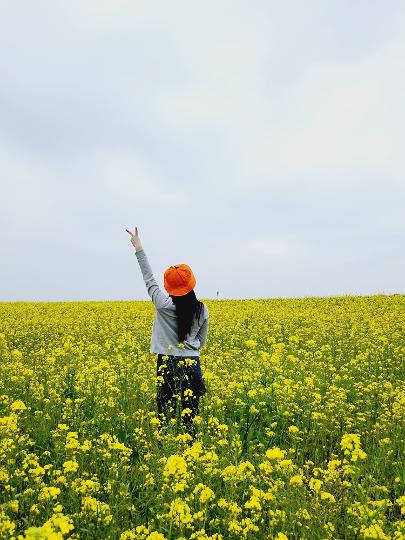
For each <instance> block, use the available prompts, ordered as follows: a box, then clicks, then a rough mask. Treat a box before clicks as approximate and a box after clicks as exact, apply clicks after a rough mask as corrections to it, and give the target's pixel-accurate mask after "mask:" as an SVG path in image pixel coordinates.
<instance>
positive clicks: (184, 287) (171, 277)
mask: <svg viewBox="0 0 405 540" xmlns="http://www.w3.org/2000/svg"><path fill="white" fill-rule="evenodd" d="M164 280H165V289H166V291H167V292H168V293H169V294H172V295H173V296H184V295H185V294H187V293H189V292H190V291H191V290H192V289H194V287H195V283H196V281H195V277H194V274H193V271H192V270H191V268H190V267H189V266H188V265H187V264H176V265H173V266H170V267H169V268H168V269H167V270H166V272H165V275H164Z"/></svg>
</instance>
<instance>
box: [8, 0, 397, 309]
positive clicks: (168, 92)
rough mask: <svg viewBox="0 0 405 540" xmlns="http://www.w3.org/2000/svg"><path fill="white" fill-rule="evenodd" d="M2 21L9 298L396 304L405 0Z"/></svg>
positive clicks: (93, 9) (73, 2) (190, 4)
mask: <svg viewBox="0 0 405 540" xmlns="http://www.w3.org/2000/svg"><path fill="white" fill-rule="evenodd" d="M0 7H1V14H0V182H1V191H0V204H1V211H0V227H1V229H0V249H1V262H0V300H3V301H14V300H27V301H37V300H38V301H60V300H130V299H148V298H149V297H148V296H147V292H146V287H145V285H144V282H143V280H142V275H141V272H140V269H139V266H138V263H137V260H136V257H135V254H134V248H133V247H132V245H131V243H130V238H129V235H128V233H127V232H125V228H130V229H134V227H135V225H136V226H138V230H139V233H140V237H141V240H142V243H143V247H144V249H145V252H146V254H147V255H148V258H149V262H150V264H151V266H152V270H153V272H154V275H155V277H156V279H157V281H158V283H159V285H160V286H161V287H162V288H163V273H164V271H165V269H166V268H167V267H168V266H170V265H172V264H178V263H186V264H189V265H190V266H191V268H192V269H193V271H194V274H195V277H196V280H197V284H196V287H195V292H196V294H197V297H199V298H214V297H216V292H217V291H218V290H219V297H220V298H272V297H303V296H331V295H341V294H357V295H365V294H367V295H368V294H379V293H382V294H390V293H398V292H401V293H403V292H404V289H405V287H404V276H405V249H404V246H405V241H404V240H405V212H404V208H405V157H404V156H405V152H404V145H405V99H404V96H405V3H404V2H402V1H399V0H398V1H392V0H385V1H370V0H357V1H356V2H353V1H351V0H350V1H349V0H347V1H345V0H336V1H334V0H319V1H317V0H307V1H306V2H302V1H301V0H296V1H286V2H279V1H264V0H263V1H254V0H253V1H250V2H242V1H235V0H232V1H223V0H215V1H208V0H205V1H204V2H197V1H187V2H186V1H182V2H179V1H173V0H172V1H170V2H168V1H167V0H164V1H163V0H162V1H152V2H146V1H137V0H128V1H118V0H109V1H103V0H97V1H96V0H94V1H91V0H86V1H85V2H83V1H79V0H52V1H51V0H49V1H45V0H43V1H41V0H38V1H36V2H31V1H30V0H26V1H25V2H24V1H18V2H11V1H5V0H0Z"/></svg>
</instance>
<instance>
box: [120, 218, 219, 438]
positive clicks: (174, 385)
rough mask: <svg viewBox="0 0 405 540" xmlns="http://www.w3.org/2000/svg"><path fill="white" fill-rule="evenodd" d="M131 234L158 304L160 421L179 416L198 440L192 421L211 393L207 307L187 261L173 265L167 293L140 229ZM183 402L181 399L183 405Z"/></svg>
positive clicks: (155, 338) (154, 345) (154, 341)
mask: <svg viewBox="0 0 405 540" xmlns="http://www.w3.org/2000/svg"><path fill="white" fill-rule="evenodd" d="M126 231H127V232H128V233H129V234H130V235H131V243H132V245H133V246H134V247H135V255H136V257H137V260H138V263H139V266H140V269H141V272H142V275H143V279H144V281H145V285H146V289H147V291H148V294H149V296H150V297H151V299H152V302H153V304H154V306H155V308H156V312H155V318H154V321H153V327H152V335H151V343H150V352H152V353H154V354H157V355H158V356H157V361H156V378H157V387H156V402H157V409H158V417H159V419H160V420H161V424H164V423H168V422H169V420H170V418H172V417H173V416H176V417H177V418H178V416H179V414H180V416H181V420H182V424H183V427H184V428H185V431H186V432H187V433H188V434H189V435H190V436H191V438H192V440H195V437H196V434H197V431H196V426H195V423H194V422H193V419H194V418H195V416H196V415H197V414H198V410H199V400H200V398H201V396H203V395H204V394H205V393H206V392H207V388H206V386H205V381H204V378H203V376H202V372H201V365H200V349H201V347H203V346H204V345H205V342H206V340H207V335H208V326H209V312H208V307H207V306H206V305H205V304H204V303H203V302H200V301H198V300H197V297H196V295H195V292H194V287H195V284H196V279H195V276H194V274H193V271H192V270H191V268H190V267H189V266H188V265H187V264H177V265H172V266H170V267H169V268H167V270H166V271H165V273H164V287H165V289H166V291H167V292H168V293H169V295H166V294H165V293H164V292H163V291H162V290H161V289H160V288H159V285H158V284H157V282H156V280H155V278H154V276H153V272H152V269H151V267H150V264H149V261H148V258H147V256H146V253H145V250H144V249H143V247H142V243H141V241H140V238H139V233H138V228H137V227H135V232H134V233H132V232H131V231H130V230H128V229H126ZM179 401H180V403H179Z"/></svg>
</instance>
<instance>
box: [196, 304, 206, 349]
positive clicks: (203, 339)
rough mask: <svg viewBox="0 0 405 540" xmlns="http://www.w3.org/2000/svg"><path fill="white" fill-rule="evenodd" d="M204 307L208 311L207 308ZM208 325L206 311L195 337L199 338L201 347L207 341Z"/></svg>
mask: <svg viewBox="0 0 405 540" xmlns="http://www.w3.org/2000/svg"><path fill="white" fill-rule="evenodd" d="M206 309H207V312H208V308H206ZM208 326H209V315H208V313H207V317H206V319H205V320H204V322H203V324H202V325H201V328H200V329H199V330H198V332H197V339H199V340H200V347H202V346H203V345H204V344H205V342H206V341H207V335H208Z"/></svg>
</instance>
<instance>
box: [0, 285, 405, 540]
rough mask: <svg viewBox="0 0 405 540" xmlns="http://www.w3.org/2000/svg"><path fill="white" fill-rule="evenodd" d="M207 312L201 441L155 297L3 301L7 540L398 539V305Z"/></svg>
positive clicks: (356, 301) (309, 303)
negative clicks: (167, 372)
mask: <svg viewBox="0 0 405 540" xmlns="http://www.w3.org/2000/svg"><path fill="white" fill-rule="evenodd" d="M206 302H207V305H208V307H209V309H210V316H211V328H210V336H209V339H208V341H207V345H206V347H205V348H204V349H203V350H202V351H201V367H202V371H203V374H204V378H205V381H206V383H207V388H208V392H207V394H206V395H205V396H204V397H203V398H202V400H201V406H200V414H199V415H198V416H196V417H195V418H194V423H195V425H196V428H197V439H196V440H192V439H191V437H190V436H189V434H187V433H184V432H183V431H182V428H181V424H179V423H178V422H177V421H176V419H172V420H171V421H170V422H169V424H168V425H167V426H164V425H162V424H161V422H160V420H159V418H158V417H157V414H156V408H155V407H156V405H155V391H156V385H157V384H159V382H162V381H163V377H162V375H163V374H164V369H165V368H164V365H163V366H162V369H161V371H160V373H158V374H156V371H155V369H156V358H155V356H154V355H151V354H150V352H149V339H150V328H151V322H152V320H153V315H154V308H153V306H152V305H151V304H150V303H149V302H69V303H66V302H60V303H58V302H55V303H26V302H16V303H0V371H1V377H0V539H1V538H12V539H14V540H28V539H31V540H33V539H34V538H35V539H45V538H48V539H53V540H59V539H65V538H72V539H75V538H77V539H79V538H80V539H81V540H90V539H91V540H93V539H98V538H100V539H116V538H117V539H119V540H135V539H139V540H172V539H176V540H177V539H178V540H197V539H201V540H225V539H235V540H236V539H239V538H246V539H255V540H256V539H258V540H260V539H267V538H276V539H278V540H286V539H287V540H288V539H292V538H308V539H309V538H311V539H312V538H314V539H321V538H322V539H328V538H330V539H335V538H346V539H347V540H350V539H353V540H354V539H369V538H377V539H389V540H401V539H405V526H404V519H403V518H404V515H405V497H404V485H403V482H404V477H403V448H404V440H405V436H404V435H405V433H404V425H405V418H404V410H405V397H404V396H405V383H404V366H405V362H404V351H405V343H404V339H403V328H404V327H405V324H404V323H405V309H404V307H405V300H404V297H403V296H400V295H392V296H369V297H351V296H343V297H336V298H305V299H274V300H243V301H242V300H235V301H231V300H227V301H210V300H208V301H206ZM173 345H177V346H179V344H177V343H176V344H168V351H170V349H171V348H172V346H173ZM180 345H181V344H180ZM193 362H194V361H193V360H192V359H186V360H185V363H186V364H187V363H193ZM191 397H192V393H191V391H187V392H186V393H185V398H188V399H190V398H191ZM182 413H183V416H186V415H187V414H189V410H188V408H187V407H185V408H184V410H183V411H182Z"/></svg>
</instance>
